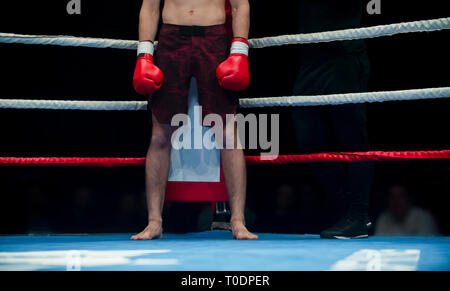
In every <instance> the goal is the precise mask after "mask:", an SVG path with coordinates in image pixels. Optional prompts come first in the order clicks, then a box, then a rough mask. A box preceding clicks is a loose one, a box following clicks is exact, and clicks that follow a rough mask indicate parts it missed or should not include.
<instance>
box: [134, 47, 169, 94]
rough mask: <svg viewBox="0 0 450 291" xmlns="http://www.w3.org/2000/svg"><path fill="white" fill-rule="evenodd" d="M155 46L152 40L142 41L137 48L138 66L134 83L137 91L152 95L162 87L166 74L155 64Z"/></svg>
mask: <svg viewBox="0 0 450 291" xmlns="http://www.w3.org/2000/svg"><path fill="white" fill-rule="evenodd" d="M153 52H154V46H153V43H152V42H151V41H141V42H139V45H138V50H137V61H136V68H135V69H134V76H133V85H134V89H135V90H136V92H138V93H139V94H142V95H151V94H153V93H154V92H155V91H156V90H158V89H159V88H161V85H162V82H163V79H164V74H163V72H162V71H161V70H160V69H159V68H158V67H157V66H156V65H155V64H153Z"/></svg>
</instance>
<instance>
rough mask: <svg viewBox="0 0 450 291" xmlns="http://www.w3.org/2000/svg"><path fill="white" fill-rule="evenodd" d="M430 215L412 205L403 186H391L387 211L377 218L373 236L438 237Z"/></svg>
mask: <svg viewBox="0 0 450 291" xmlns="http://www.w3.org/2000/svg"><path fill="white" fill-rule="evenodd" d="M438 234H439V232H438V228H437V225H436V223H435V221H434V219H433V217H432V215H431V214H430V213H429V212H428V211H426V210H424V209H421V208H419V207H415V206H413V204H412V201H411V197H410V196H409V192H408V189H407V188H406V186H404V185H393V186H391V188H390V189H389V193H388V209H387V211H385V212H384V213H382V214H381V215H380V217H379V218H378V221H377V224H376V229H375V235H384V236H397V235H417V236H431V235H438Z"/></svg>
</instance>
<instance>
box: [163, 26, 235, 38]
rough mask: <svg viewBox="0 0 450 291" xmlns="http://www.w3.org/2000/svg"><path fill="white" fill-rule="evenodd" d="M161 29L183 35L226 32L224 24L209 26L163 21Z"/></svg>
mask: <svg viewBox="0 0 450 291" xmlns="http://www.w3.org/2000/svg"><path fill="white" fill-rule="evenodd" d="M161 30H168V31H171V32H176V33H179V34H180V35H185V36H206V35H209V34H217V33H220V34H222V33H224V32H226V26H225V24H217V25H209V26H195V25H192V26H191V25H177V24H169V23H163V24H162V26H161Z"/></svg>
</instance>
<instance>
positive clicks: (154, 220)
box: [148, 217, 162, 224]
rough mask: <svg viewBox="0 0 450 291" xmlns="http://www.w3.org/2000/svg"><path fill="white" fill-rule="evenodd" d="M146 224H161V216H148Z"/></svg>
mask: <svg viewBox="0 0 450 291" xmlns="http://www.w3.org/2000/svg"><path fill="white" fill-rule="evenodd" d="M148 224H162V218H161V217H159V218H158V217H155V218H152V217H150V218H149V219H148Z"/></svg>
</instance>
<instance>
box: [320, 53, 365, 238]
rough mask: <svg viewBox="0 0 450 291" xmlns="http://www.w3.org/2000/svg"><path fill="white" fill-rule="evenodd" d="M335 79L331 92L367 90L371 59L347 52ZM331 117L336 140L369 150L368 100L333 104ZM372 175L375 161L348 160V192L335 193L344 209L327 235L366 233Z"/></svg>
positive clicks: (346, 149) (348, 149)
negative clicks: (342, 193) (337, 194)
mask: <svg viewBox="0 0 450 291" xmlns="http://www.w3.org/2000/svg"><path fill="white" fill-rule="evenodd" d="M334 75H335V76H336V78H335V79H334V80H335V82H332V83H331V84H330V88H329V90H330V91H331V92H330V93H350V92H365V91H367V83H368V77H369V62H368V59H367V56H366V54H361V55H348V56H345V57H342V59H341V60H340V61H339V62H337V63H336V66H335V74H334ZM331 119H332V125H333V132H334V134H335V140H336V141H337V144H338V145H339V150H340V151H343V152H355V151H368V150H369V142H368V136H367V126H366V121H367V106H366V104H346V105H340V106H334V107H333V108H332V110H331ZM372 179H373V163H372V162H357V163H348V165H347V171H346V179H345V180H344V181H343V182H344V183H345V184H346V185H345V189H346V192H345V194H344V195H343V196H341V197H336V198H337V199H339V200H340V201H337V203H339V204H340V205H341V206H342V207H341V208H342V209H343V210H344V212H343V213H341V218H340V220H339V221H338V223H336V224H335V225H334V226H332V227H331V228H329V229H326V230H324V231H323V232H322V233H321V236H322V237H324V238H339V237H345V238H348V237H367V234H368V229H367V225H368V223H369V219H368V207H369V196H370V189H371V184H372Z"/></svg>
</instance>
